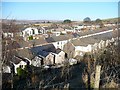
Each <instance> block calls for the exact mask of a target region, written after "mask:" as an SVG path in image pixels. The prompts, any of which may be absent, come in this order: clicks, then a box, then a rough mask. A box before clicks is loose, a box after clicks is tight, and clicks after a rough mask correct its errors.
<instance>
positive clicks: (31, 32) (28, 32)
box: [22, 27, 39, 37]
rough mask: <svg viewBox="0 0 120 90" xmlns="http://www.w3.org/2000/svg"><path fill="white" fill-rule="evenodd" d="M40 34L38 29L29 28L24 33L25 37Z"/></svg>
mask: <svg viewBox="0 0 120 90" xmlns="http://www.w3.org/2000/svg"><path fill="white" fill-rule="evenodd" d="M36 34H39V32H38V29H37V28H33V27H29V28H26V29H25V30H23V31H22V35H23V37H26V36H32V35H36Z"/></svg>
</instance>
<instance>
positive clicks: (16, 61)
mask: <svg viewBox="0 0 120 90" xmlns="http://www.w3.org/2000/svg"><path fill="white" fill-rule="evenodd" d="M11 61H12V62H13V63H15V64H19V63H20V62H21V61H22V59H20V58H18V57H16V56H14V57H13V58H12V60H11Z"/></svg>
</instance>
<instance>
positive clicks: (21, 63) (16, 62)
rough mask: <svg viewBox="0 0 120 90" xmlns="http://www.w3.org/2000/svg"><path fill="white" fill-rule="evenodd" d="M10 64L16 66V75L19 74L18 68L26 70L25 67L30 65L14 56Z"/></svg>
mask: <svg viewBox="0 0 120 90" xmlns="http://www.w3.org/2000/svg"><path fill="white" fill-rule="evenodd" d="M10 62H11V63H12V64H13V65H14V70H15V73H17V68H19V67H21V68H22V69H24V68H25V66H26V65H27V64H28V63H27V62H29V61H27V60H25V59H24V60H22V58H20V57H17V56H14V57H13V60H12V61H10Z"/></svg>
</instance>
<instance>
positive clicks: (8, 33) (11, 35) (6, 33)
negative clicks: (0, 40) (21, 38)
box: [3, 32, 14, 38]
mask: <svg viewBox="0 0 120 90" xmlns="http://www.w3.org/2000/svg"><path fill="white" fill-rule="evenodd" d="M13 36H14V34H13V33H10V32H5V33H3V37H4V38H7V37H13Z"/></svg>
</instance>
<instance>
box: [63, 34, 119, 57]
mask: <svg viewBox="0 0 120 90" xmlns="http://www.w3.org/2000/svg"><path fill="white" fill-rule="evenodd" d="M115 39H117V38H115V37H114V38H113V35H112V34H111V32H109V33H105V34H100V35H96V36H91V37H86V38H77V39H74V40H70V41H69V42H67V43H66V44H65V45H64V48H63V51H64V52H65V53H67V54H68V57H70V58H71V57H76V56H77V55H79V56H83V55H84V54H85V53H86V52H92V53H94V52H96V51H98V50H99V49H102V48H105V47H107V46H108V45H109V44H110V42H114V41H115Z"/></svg>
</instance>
